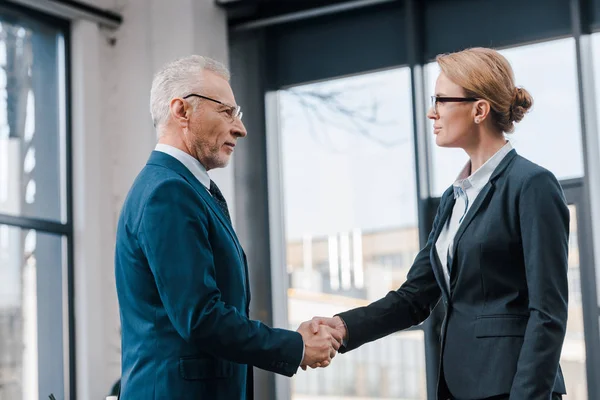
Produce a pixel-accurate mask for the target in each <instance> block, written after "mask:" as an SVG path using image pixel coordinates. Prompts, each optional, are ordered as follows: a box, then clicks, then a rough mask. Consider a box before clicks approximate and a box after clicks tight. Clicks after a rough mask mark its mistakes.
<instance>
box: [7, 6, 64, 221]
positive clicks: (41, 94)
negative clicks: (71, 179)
mask: <svg viewBox="0 0 600 400" xmlns="http://www.w3.org/2000/svg"><path fill="white" fill-rule="evenodd" d="M5 18H6V16H5V15H3V11H2V10H1V9H0V213H3V214H11V215H19V216H27V217H37V218H45V219H51V220H55V221H59V222H65V218H64V217H65V213H64V182H65V179H64V177H65V174H64V163H63V160H64V145H65V142H64V126H65V123H64V120H65V107H64V93H65V89H64V79H65V77H64V60H63V57H64V53H63V41H62V36H61V34H60V33H59V31H58V30H56V29H53V28H50V27H48V26H45V25H44V26H42V25H40V24H37V23H33V22H31V23H29V22H27V21H23V23H22V24H21V22H18V21H20V20H19V19H18V18H16V19H15V18H14V16H13V15H12V14H11V19H10V21H11V22H8V21H7V20H6V19H5ZM15 21H17V22H15Z"/></svg>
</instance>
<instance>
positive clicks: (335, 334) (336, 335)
mask: <svg viewBox="0 0 600 400" xmlns="http://www.w3.org/2000/svg"><path fill="white" fill-rule="evenodd" d="M330 333H331V336H333V337H334V338H335V340H336V341H337V342H338V343H340V344H341V343H342V341H343V340H344V336H342V332H340V331H338V330H337V329H332V330H331V331H330Z"/></svg>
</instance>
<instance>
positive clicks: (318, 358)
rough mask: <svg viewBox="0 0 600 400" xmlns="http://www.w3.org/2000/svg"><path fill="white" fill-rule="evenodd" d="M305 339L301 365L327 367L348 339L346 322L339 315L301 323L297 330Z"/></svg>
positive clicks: (304, 366)
mask: <svg viewBox="0 0 600 400" xmlns="http://www.w3.org/2000/svg"><path fill="white" fill-rule="evenodd" d="M297 332H298V333H300V334H301V335H302V339H303V340H304V358H303V359H302V363H301V364H300V367H301V368H302V369H303V370H304V371H306V368H307V367H311V368H317V367H321V368H325V367H327V366H328V365H329V364H330V363H331V359H332V358H333V357H335V354H336V353H337V351H338V349H339V348H340V346H341V345H342V342H343V341H344V340H347V339H348V332H347V331H346V324H344V321H342V319H341V318H340V317H338V316H335V317H333V318H324V317H314V318H313V319H312V320H310V321H306V322H303V323H302V324H300V327H298V330H297Z"/></svg>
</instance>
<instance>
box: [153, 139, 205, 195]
mask: <svg viewBox="0 0 600 400" xmlns="http://www.w3.org/2000/svg"><path fill="white" fill-rule="evenodd" d="M154 150H156V151H160V152H162V153H166V154H168V155H170V156H171V157H174V158H175V159H177V160H178V161H179V162H180V163H182V164H183V165H185V167H186V168H187V169H189V170H190V172H191V173H192V174H193V175H194V176H195V177H196V179H198V180H199V181H200V183H201V184H202V185H203V186H204V187H205V188H207V189H210V176H209V175H208V172H207V171H206V168H204V166H203V165H202V164H201V163H200V161H198V160H197V159H195V158H194V157H192V156H191V155H189V154H188V153H186V152H185V151H181V150H179V149H178V148H176V147H173V146H171V145H168V144H163V143H158V144H157V145H156V147H155V148H154Z"/></svg>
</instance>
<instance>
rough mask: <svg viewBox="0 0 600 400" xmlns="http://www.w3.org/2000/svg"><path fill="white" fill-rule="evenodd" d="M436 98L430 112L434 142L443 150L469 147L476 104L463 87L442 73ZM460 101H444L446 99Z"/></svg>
mask: <svg viewBox="0 0 600 400" xmlns="http://www.w3.org/2000/svg"><path fill="white" fill-rule="evenodd" d="M435 97H436V100H432V106H431V107H430V108H429V111H428V112H427V118H429V119H431V120H432V121H433V134H434V135H435V143H436V144H437V145H438V146H440V147H460V148H463V149H464V148H466V147H468V146H469V145H470V144H471V142H472V141H473V140H474V139H475V133H476V124H475V122H474V117H475V106H474V104H475V102H474V101H473V100H469V99H468V98H467V97H466V96H465V92H464V90H463V88H461V87H460V86H458V85H457V84H456V83H454V82H452V81H451V80H450V79H448V78H447V77H446V75H444V73H443V72H442V73H440V75H439V76H438V78H437V81H436V83H435ZM449 97H451V98H454V100H460V101H447V102H445V101H444V98H449Z"/></svg>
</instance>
